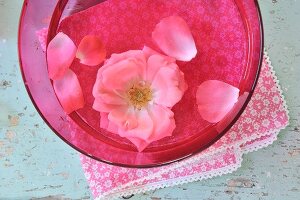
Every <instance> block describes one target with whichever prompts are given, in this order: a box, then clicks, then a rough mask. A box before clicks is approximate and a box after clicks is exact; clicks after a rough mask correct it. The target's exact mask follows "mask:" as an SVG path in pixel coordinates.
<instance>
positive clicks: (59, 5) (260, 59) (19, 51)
mask: <svg viewBox="0 0 300 200" xmlns="http://www.w3.org/2000/svg"><path fill="white" fill-rule="evenodd" d="M28 1H29V0H24V2H23V6H22V9H21V14H20V18H19V26H18V27H19V28H18V57H19V67H20V71H21V74H22V79H23V83H24V85H25V88H26V91H27V93H28V95H29V97H30V100H31V102H32V104H33V105H34V107H35V109H36V110H37V112H38V113H39V115H40V116H41V118H42V119H43V120H44V122H45V123H46V124H47V125H48V127H49V128H50V129H51V130H52V131H53V132H54V133H55V134H56V135H57V136H58V137H59V138H61V139H62V140H63V141H64V142H65V143H67V144H68V145H69V146H71V147H72V148H73V149H75V150H76V151H78V152H80V153H82V154H84V155H85V156H88V157H90V158H92V159H94V160H97V161H100V162H103V163H106V164H110V165H114V166H120V167H127V168H152V167H160V166H165V165H169V164H171V163H174V162H177V161H181V160H184V159H186V158H189V157H191V156H194V155H195V154H197V153H199V152H201V151H203V150H205V149H207V148H208V147H209V146H211V145H212V144H214V143H215V142H216V141H218V140H219V139H220V138H221V137H223V136H224V135H225V134H226V133H227V132H228V130H229V129H230V128H231V127H232V126H233V125H234V124H235V123H236V121H237V120H238V119H239V118H240V116H241V115H242V113H243V112H244V110H245V109H246V107H247V105H248V103H249V102H250V100H251V98H252V95H253V93H254V90H255V88H256V86H257V83H258V78H259V75H260V71H261V67H262V63H263V55H264V26H263V21H262V14H261V9H260V7H259V3H258V0H254V3H255V7H256V10H257V14H258V21H259V28H260V39H261V41H260V56H259V62H258V67H257V70H256V74H255V77H254V80H253V81H254V82H253V85H252V87H251V90H250V91H249V95H248V97H247V99H246V100H245V102H244V104H243V106H242V107H241V108H240V110H239V112H238V113H237V114H236V116H235V117H234V118H233V120H232V122H231V123H229V124H228V125H227V127H226V128H225V129H224V130H222V132H220V133H219V134H218V135H217V137H214V138H213V139H212V140H211V142H209V143H207V144H206V145H205V146H203V147H202V148H199V149H197V150H196V151H193V152H192V153H190V154H188V155H186V156H183V157H180V158H178V159H173V160H170V161H167V162H163V163H155V164H146V165H132V164H121V163H115V162H111V161H108V160H104V159H101V158H98V157H96V156H93V155H91V154H89V153H88V152H85V151H84V150H82V149H80V148H79V147H77V146H75V145H74V144H72V143H71V142H70V141H68V140H67V139H65V138H64V137H63V136H62V135H61V134H60V133H58V132H57V131H56V130H55V129H54V128H53V127H52V125H51V124H50V123H49V122H48V120H47V119H46V118H45V117H44V115H43V113H42V112H41V111H40V109H39V107H38V106H37V104H36V102H35V100H34V98H33V96H32V94H31V92H30V89H29V86H28V85H27V84H25V82H26V77H25V73H24V70H23V64H22V59H21V57H22V50H21V45H20V44H21V41H22V37H21V35H22V34H21V30H22V26H23V24H22V22H23V19H24V16H25V13H26V8H27V4H28ZM59 2H61V3H62V4H59V3H57V4H56V7H55V9H57V8H59V9H61V8H62V6H63V7H64V6H65V5H66V4H67V2H68V0H60V1H59ZM51 23H53V22H52V20H51ZM51 23H50V24H51ZM47 40H49V38H48V39H47ZM48 42H49V41H48Z"/></svg>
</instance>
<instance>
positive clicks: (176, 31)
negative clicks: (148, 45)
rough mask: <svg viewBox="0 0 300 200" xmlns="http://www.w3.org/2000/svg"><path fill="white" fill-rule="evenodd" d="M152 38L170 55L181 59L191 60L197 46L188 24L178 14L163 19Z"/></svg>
mask: <svg viewBox="0 0 300 200" xmlns="http://www.w3.org/2000/svg"><path fill="white" fill-rule="evenodd" d="M152 38H153V40H154V41H155V43H156V45H157V46H158V47H159V48H160V49H161V50H162V51H163V52H164V53H165V54H167V55H168V56H170V57H173V58H176V59H177V60H179V61H190V60H192V59H193V58H194V57H195V56H196V54H197V48H196V44H195V41H194V38H193V36H192V33H191V31H190V28H189V26H188V24H187V23H186V22H185V21H184V19H182V18H181V17H178V16H170V17H167V18H164V19H162V20H161V21H160V22H159V23H158V24H157V25H156V27H155V29H154V31H153V33H152Z"/></svg>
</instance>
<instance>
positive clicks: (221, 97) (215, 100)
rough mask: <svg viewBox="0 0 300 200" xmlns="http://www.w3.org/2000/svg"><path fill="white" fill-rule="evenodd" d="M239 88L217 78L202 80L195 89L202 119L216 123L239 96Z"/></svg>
mask: <svg viewBox="0 0 300 200" xmlns="http://www.w3.org/2000/svg"><path fill="white" fill-rule="evenodd" d="M239 91H240V90H239V89H238V88H236V87H233V86H231V85H229V84H227V83H224V82H222V81H218V80H209V81H205V82H203V83H202V84H201V85H200V86H199V87H198V90H197V93H196V99H197V104H198V111H199V113H200V115H201V117H202V118H203V119H205V120H206V121H208V122H210V123H217V122H219V121H220V120H222V119H223V117H224V116H225V115H226V114H227V113H228V112H229V111H230V110H231V109H232V107H233V106H234V104H235V103H236V102H237V100H238V97H239Z"/></svg>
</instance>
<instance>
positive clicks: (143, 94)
mask: <svg viewBox="0 0 300 200" xmlns="http://www.w3.org/2000/svg"><path fill="white" fill-rule="evenodd" d="M127 95H128V99H129V102H130V103H131V105H133V106H134V107H135V108H136V109H139V110H140V109H141V108H143V107H145V106H146V105H147V104H148V102H149V101H151V100H152V90H151V88H150V86H149V85H147V84H145V83H139V84H134V85H133V86H132V87H130V88H129V90H128V91H127Z"/></svg>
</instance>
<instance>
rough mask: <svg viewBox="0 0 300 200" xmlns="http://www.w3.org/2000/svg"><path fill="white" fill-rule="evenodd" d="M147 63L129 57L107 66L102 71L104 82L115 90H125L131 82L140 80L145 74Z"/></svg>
mask: <svg viewBox="0 0 300 200" xmlns="http://www.w3.org/2000/svg"><path fill="white" fill-rule="evenodd" d="M144 66H146V64H145V63H140V62H139V61H137V60H135V59H127V60H123V61H120V62H118V63H116V64H114V65H113V66H111V67H107V68H106V69H105V70H104V71H103V72H102V76H103V79H102V82H103V85H105V87H106V88H109V89H110V90H111V91H113V90H121V91H122V90H124V89H127V87H128V86H129V85H130V83H132V82H134V81H136V80H140V79H141V78H142V77H143V74H144Z"/></svg>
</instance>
